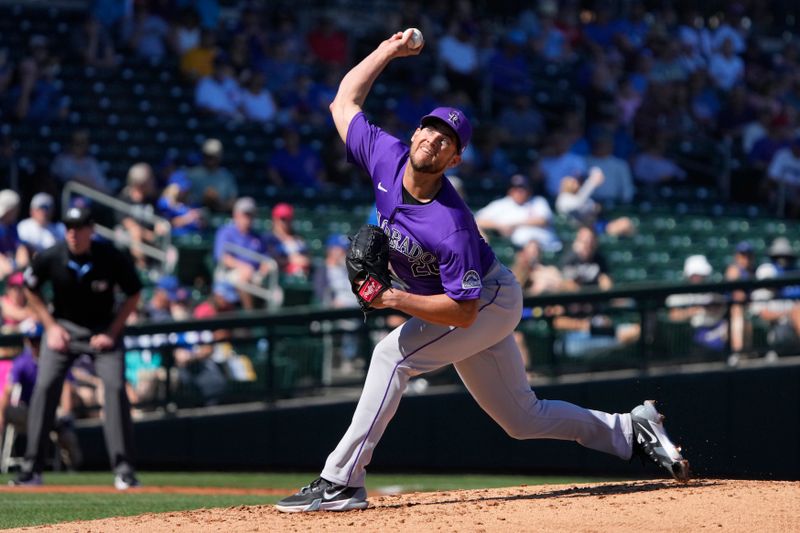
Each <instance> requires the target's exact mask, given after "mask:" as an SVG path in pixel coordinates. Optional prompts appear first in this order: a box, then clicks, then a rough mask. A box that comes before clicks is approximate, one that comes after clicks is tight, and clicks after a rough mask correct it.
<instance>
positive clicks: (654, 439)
mask: <svg viewBox="0 0 800 533" xmlns="http://www.w3.org/2000/svg"><path fill="white" fill-rule="evenodd" d="M639 429H641V430H642V431H644V432H645V433H647V436H648V437H650V444H655V443H657V442H658V439H657V438H656V436H655V435H653V434H652V433H651V432H650V430H648V429H647V428H646V427H644V426H643V425H642V424H639ZM641 435H642V434H641V433H639V436H641Z"/></svg>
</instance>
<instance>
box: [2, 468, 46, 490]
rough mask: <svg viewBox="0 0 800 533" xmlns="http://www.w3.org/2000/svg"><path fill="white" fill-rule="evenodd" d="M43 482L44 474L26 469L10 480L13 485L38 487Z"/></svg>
mask: <svg viewBox="0 0 800 533" xmlns="http://www.w3.org/2000/svg"><path fill="white" fill-rule="evenodd" d="M42 483H43V481H42V475H41V474H40V473H38V472H26V471H24V470H23V471H21V472H19V474H17V477H16V478H15V479H12V480H10V481H9V482H8V484H9V485H10V486H12V487H38V486H39V485H41V484H42Z"/></svg>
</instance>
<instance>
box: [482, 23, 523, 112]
mask: <svg viewBox="0 0 800 533" xmlns="http://www.w3.org/2000/svg"><path fill="white" fill-rule="evenodd" d="M526 44H527V36H526V35H525V33H524V32H523V31H522V30H518V29H513V30H511V31H509V32H508V33H507V34H506V35H504V36H503V37H502V39H501V40H500V43H499V45H498V47H497V49H496V50H494V51H493V55H491V57H490V58H489V61H488V62H487V63H486V64H487V68H488V73H487V74H488V77H489V83H490V84H491V87H492V96H493V105H499V104H500V103H505V102H507V101H508V99H509V98H512V97H513V96H514V95H516V94H521V93H528V92H530V91H531V88H532V86H533V80H532V79H531V74H530V66H529V61H528V58H527V56H526V55H525V53H524V49H525V45H526Z"/></svg>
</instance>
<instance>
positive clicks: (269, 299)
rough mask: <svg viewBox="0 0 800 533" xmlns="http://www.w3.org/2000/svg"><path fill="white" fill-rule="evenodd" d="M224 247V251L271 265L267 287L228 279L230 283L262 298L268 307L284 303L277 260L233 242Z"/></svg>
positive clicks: (276, 306)
mask: <svg viewBox="0 0 800 533" xmlns="http://www.w3.org/2000/svg"><path fill="white" fill-rule="evenodd" d="M222 248H223V251H227V252H231V253H234V254H236V255H239V256H243V257H246V258H248V259H252V260H253V261H258V262H260V263H261V262H264V263H268V264H269V265H270V269H269V272H268V273H267V277H266V280H267V284H268V287H267V288H266V289H265V288H264V287H262V286H261V285H258V284H253V283H245V282H241V281H228V283H230V284H232V285H233V286H234V287H236V288H237V289H240V290H243V291H245V292H248V293H250V294H252V295H253V296H256V297H257V298H261V299H262V300H264V301H265V302H266V303H267V304H268V305H267V307H275V308H278V307H280V306H281V305H282V304H283V292H282V291H281V288H280V283H279V279H278V278H279V276H280V268H279V267H278V263H277V261H275V259H273V258H272V257H270V256H268V255H264V254H260V253H258V252H254V251H253V250H250V249H248V248H245V247H244V246H240V245H238V244H234V243H232V242H226V243H225V245H224V246H223V247H222Z"/></svg>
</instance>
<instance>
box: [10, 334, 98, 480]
mask: <svg viewBox="0 0 800 533" xmlns="http://www.w3.org/2000/svg"><path fill="white" fill-rule="evenodd" d="M32 324H33V325H32V326H31V327H30V328H29V329H28V330H26V332H25V341H24V342H25V345H24V348H23V350H22V353H20V354H19V355H18V356H17V357H16V358H15V359H14V362H13V366H12V367H11V372H10V373H9V375H8V382H7V383H6V384H5V385H6V386H5V389H4V390H3V391H2V393H0V435H2V434H3V433H4V430H5V427H6V424H11V425H13V426H14V428H15V429H16V431H17V432H18V433H23V434H24V433H26V431H27V426H28V406H29V405H30V403H31V397H32V396H33V387H34V384H35V383H36V376H37V374H38V371H39V348H40V346H41V341H42V327H41V325H39V324H35V323H32ZM74 382H75V379H74V378H73V377H72V375H71V374H70V373H68V374H67V377H66V379H65V380H64V386H63V388H62V389H61V398H60V401H59V408H58V411H57V413H56V417H57V420H56V422H55V424H54V425H53V429H54V431H55V432H56V435H57V437H56V438H57V443H58V445H59V446H60V447H61V450H62V451H63V453H62V458H63V459H64V462H65V463H66V466H67V468H68V469H70V470H74V469H76V468H78V467H80V465H81V462H82V460H83V454H82V453H81V449H80V445H79V443H78V437H77V435H76V434H75V426H74V419H75V417H74V414H73V393H74V392H73V386H74ZM15 386H18V387H19V392H18V394H19V396H18V398H17V399H15V401H12V396H13V393H14V389H15V388H16V387H15Z"/></svg>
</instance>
